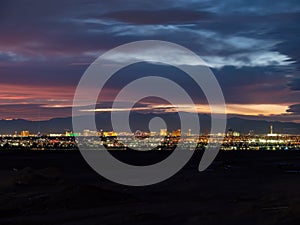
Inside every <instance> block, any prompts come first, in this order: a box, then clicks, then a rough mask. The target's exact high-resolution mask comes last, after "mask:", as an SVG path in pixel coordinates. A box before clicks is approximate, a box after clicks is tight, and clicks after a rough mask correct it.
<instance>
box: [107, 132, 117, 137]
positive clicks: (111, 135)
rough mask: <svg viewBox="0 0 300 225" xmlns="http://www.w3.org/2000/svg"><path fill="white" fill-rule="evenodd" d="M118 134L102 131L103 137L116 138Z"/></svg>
mask: <svg viewBox="0 0 300 225" xmlns="http://www.w3.org/2000/svg"><path fill="white" fill-rule="evenodd" d="M117 135H118V134H117V133H116V132H114V131H104V132H103V136H104V137H116V136H117Z"/></svg>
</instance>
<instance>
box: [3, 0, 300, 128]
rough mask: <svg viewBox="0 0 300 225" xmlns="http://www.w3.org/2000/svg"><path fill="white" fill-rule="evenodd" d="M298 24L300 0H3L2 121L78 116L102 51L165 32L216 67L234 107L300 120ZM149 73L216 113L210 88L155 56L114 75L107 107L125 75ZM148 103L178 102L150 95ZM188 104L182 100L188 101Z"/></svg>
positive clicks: (243, 113)
mask: <svg viewBox="0 0 300 225" xmlns="http://www.w3.org/2000/svg"><path fill="white" fill-rule="evenodd" d="M299 22H300V3H299V1H297V0H294V1H292V0H287V1H271V0H265V1H258V0H251V1H250V0H243V1H236V0H228V1H208V0H203V1H200V0H199V1H196V0H176V1H167V0H159V1H140V0H132V1H127V0H126V1H124V0H102V1H92V0H90V1H88V0H85V1H83V0H81V1H79V0H72V1H71V0H61V1H57V0H53V1H38V0H35V1H33V0H24V1H16V0H2V1H1V2H0V32H1V33H0V90H1V92H0V119H8V118H22V119H28V120H46V119H50V118H53V117H67V116H70V115H71V107H72V101H73V96H74V92H75V89H76V86H77V84H78V82H79V80H80V78H81V77H82V75H83V73H84V71H85V70H86V69H87V68H88V66H89V65H90V64H91V63H92V62H93V61H94V60H95V59H96V58H97V57H98V56H100V55H101V54H103V53H105V52H106V51H108V50H110V49H112V48H114V47H117V46H119V45H121V44H126V43H129V42H132V41H140V40H163V41H169V42H173V43H176V44H180V45H182V46H184V47H186V48H188V49H190V50H192V51H194V52H195V53H197V54H198V55H199V56H200V57H201V58H202V59H203V60H204V61H205V62H207V63H208V64H209V65H210V68H211V70H212V71H213V73H214V74H215V76H216V78H217V80H218V81H219V84H220V86H221V88H222V90H223V94H224V97H225V100H226V105H227V113H228V114H229V115H231V116H240V117H244V118H254V119H266V120H279V121H294V122H300V92H299V91H300V71H299V67H300V64H299V63H300V47H299V35H300V26H299V25H298V24H299ZM145 71H146V72H145ZM120 73H121V72H120ZM144 73H145V74H148V75H152V74H155V75H156V74H160V73H162V74H164V76H166V77H168V76H172V77H173V78H174V79H175V80H176V79H177V81H178V82H179V83H181V84H182V85H183V86H184V85H185V86H186V87H188V88H187V89H189V92H190V93H191V94H193V95H194V96H195V95H196V102H197V104H199V105H198V106H199V107H198V108H199V112H203V113H209V108H208V106H207V104H206V103H205V99H203V94H201V93H200V94H197V93H193V91H194V92H196V91H195V90H196V89H193V84H192V83H191V82H190V81H189V79H188V78H186V77H185V76H184V75H182V74H181V72H180V71H177V70H175V69H174V68H170V67H169V66H163V65H149V64H139V65H136V66H135V67H132V68H131V67H130V68H126V69H124V71H122V74H123V75H122V78H123V79H119V78H118V77H117V76H116V77H115V78H112V80H111V82H110V83H108V84H107V86H106V88H105V91H104V92H103V95H102V97H101V104H99V109H98V111H105V110H106V109H103V108H105V107H104V106H106V105H107V104H108V103H109V102H111V101H112V100H113V96H115V95H116V93H117V91H118V90H120V88H122V87H123V86H124V82H125V81H127V82H128V81H132V80H134V78H136V77H137V75H136V74H139V75H141V74H143V75H144ZM124 75H126V76H124ZM124 77H126V78H124ZM133 94H134V93H133ZM128 99H130V97H129V98H128ZM125 100H126V99H124V101H125ZM108 105H109V104H108ZM140 105H141V110H143V109H152V110H153V108H155V107H153V105H156V106H157V107H156V110H160V111H161V110H164V111H168V110H170V108H169V107H168V106H167V105H165V104H161V102H155V101H153V100H152V101H149V99H148V101H141V102H140ZM188 108H189V106H188V105H184V102H182V104H181V106H180V109H181V110H186V111H188ZM87 111H88V110H87Z"/></svg>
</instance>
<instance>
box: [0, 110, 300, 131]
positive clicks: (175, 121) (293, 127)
mask: <svg viewBox="0 0 300 225" xmlns="http://www.w3.org/2000/svg"><path fill="white" fill-rule="evenodd" d="M185 114H186V116H187V117H189V113H185ZM123 116H124V114H123V113H119V114H118V115H117V117H120V118H122V119H123ZM154 117H161V118H163V119H164V121H165V123H166V124H167V127H168V129H169V130H175V129H178V128H180V122H179V121H180V120H179V116H178V114H177V113H159V114H157V113H137V112H132V113H131V114H130V117H129V121H130V123H129V124H130V128H131V129H132V130H133V131H135V130H143V131H146V130H148V124H149V121H150V120H151V119H152V118H154ZM199 119H200V132H201V133H206V132H209V130H210V123H211V118H210V115H207V114H199ZM123 120H125V117H124V119H123ZM96 123H97V127H98V129H103V130H112V126H111V124H110V113H108V112H104V113H98V114H96ZM187 124H188V125H187V126H188V127H189V128H191V129H192V131H194V132H195V131H196V130H198V129H197V126H196V124H195V123H192V122H190V121H189V120H188V121H187ZM272 124H273V130H274V133H289V134H300V124H299V123H292V122H279V121H273V122H272ZM269 127H270V122H269V121H264V120H249V119H243V118H239V117H232V118H229V119H228V120H227V129H229V128H231V129H232V130H234V131H238V132H240V133H248V132H249V131H250V130H254V132H255V133H256V134H266V133H268V132H269ZM22 130H28V131H30V133H33V134H35V133H38V132H40V133H42V134H48V133H64V132H66V131H72V117H67V118H54V119H50V120H46V121H28V120H23V119H16V120H0V134H13V133H14V132H15V131H17V132H18V133H20V131H22Z"/></svg>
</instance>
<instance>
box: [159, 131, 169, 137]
mask: <svg viewBox="0 0 300 225" xmlns="http://www.w3.org/2000/svg"><path fill="white" fill-rule="evenodd" d="M159 135H160V136H163V137H165V136H168V131H167V129H160V132H159Z"/></svg>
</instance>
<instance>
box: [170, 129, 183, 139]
mask: <svg viewBox="0 0 300 225" xmlns="http://www.w3.org/2000/svg"><path fill="white" fill-rule="evenodd" d="M171 135H172V137H180V136H181V130H180V129H178V130H174V131H172V134H171Z"/></svg>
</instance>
